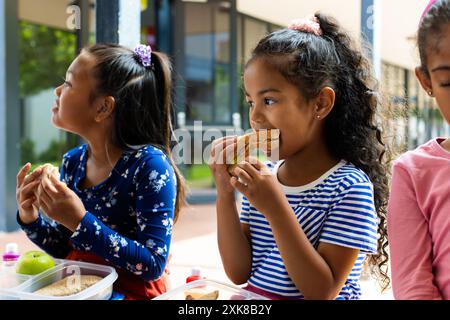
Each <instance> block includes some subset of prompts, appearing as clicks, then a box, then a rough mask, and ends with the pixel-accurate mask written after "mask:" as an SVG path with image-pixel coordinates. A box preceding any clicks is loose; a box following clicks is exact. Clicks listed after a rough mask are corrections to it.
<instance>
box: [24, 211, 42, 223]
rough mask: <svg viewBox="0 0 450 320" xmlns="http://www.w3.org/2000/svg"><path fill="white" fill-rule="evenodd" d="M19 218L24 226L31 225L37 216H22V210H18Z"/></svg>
mask: <svg viewBox="0 0 450 320" xmlns="http://www.w3.org/2000/svg"><path fill="white" fill-rule="evenodd" d="M19 218H20V222H22V223H23V224H25V225H27V224H33V223H35V222H36V221H37V219H38V218H39V214H33V215H29V214H24V213H23V212H22V210H20V209H19Z"/></svg>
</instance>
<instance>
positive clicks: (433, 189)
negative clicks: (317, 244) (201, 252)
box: [388, 0, 450, 300]
mask: <svg viewBox="0 0 450 320" xmlns="http://www.w3.org/2000/svg"><path fill="white" fill-rule="evenodd" d="M418 44H419V51H420V57H421V66H420V67H417V68H416V75H417V77H418V79H419V81H420V83H421V85H422V87H423V88H424V89H425V90H426V92H427V93H428V94H429V95H430V96H431V97H434V98H436V101H437V104H438V106H439V109H440V111H441V113H442V115H443V117H444V118H445V120H446V121H447V122H448V123H450V1H449V0H437V1H436V0H434V1H431V2H430V4H429V5H428V7H427V9H426V10H425V12H424V15H423V16H422V20H421V22H420V27H419V33H418ZM388 235H389V243H390V255H391V266H392V284H393V291H394V296H395V298H396V299H447V300H448V299H450V139H445V138H437V139H433V140H432V141H430V142H428V143H426V144H425V145H423V146H420V147H419V148H417V149H416V150H414V151H410V152H407V153H406V154H405V155H403V156H401V157H400V158H399V159H398V160H397V161H396V162H395V164H394V170H393V176H392V186H391V195H390V201H389V206H388Z"/></svg>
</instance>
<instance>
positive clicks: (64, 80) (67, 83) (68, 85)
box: [62, 78, 72, 87]
mask: <svg viewBox="0 0 450 320" xmlns="http://www.w3.org/2000/svg"><path fill="white" fill-rule="evenodd" d="M62 80H63V85H64V86H65V87H71V86H72V85H71V84H70V82H68V81H67V80H66V79H65V78H62Z"/></svg>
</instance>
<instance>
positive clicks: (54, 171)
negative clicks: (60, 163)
mask: <svg viewBox="0 0 450 320" xmlns="http://www.w3.org/2000/svg"><path fill="white" fill-rule="evenodd" d="M39 168H43V171H42V175H43V176H44V177H47V178H49V179H50V177H51V176H52V175H53V176H54V177H55V178H56V179H57V180H59V178H60V177H59V169H58V168H57V167H55V166H54V165H52V164H51V163H46V164H43V165H42V166H39Z"/></svg>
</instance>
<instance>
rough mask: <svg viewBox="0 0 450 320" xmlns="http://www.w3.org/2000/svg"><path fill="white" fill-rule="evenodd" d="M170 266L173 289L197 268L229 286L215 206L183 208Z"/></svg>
mask: <svg viewBox="0 0 450 320" xmlns="http://www.w3.org/2000/svg"><path fill="white" fill-rule="evenodd" d="M7 242H17V243H18V244H19V250H20V251H21V252H25V251H28V250H33V249H36V246H34V244H33V243H31V241H29V240H28V239H27V238H26V236H25V234H24V233H23V232H21V231H18V232H14V233H9V234H0V252H3V250H4V247H5V244H6V243H7ZM171 251H172V260H171V262H170V271H171V283H172V287H173V288H175V287H178V286H180V285H183V284H184V283H185V279H186V277H187V276H189V275H190V271H191V268H192V267H200V268H201V270H202V274H203V276H204V277H206V278H208V279H211V280H217V281H221V282H226V283H231V282H230V281H229V280H228V278H227V276H226V275H225V272H224V271H223V269H222V263H221V260H220V255H219V251H218V248H217V240H216V212H215V208H214V205H212V204H211V205H192V206H190V207H187V208H185V209H184V210H183V211H182V212H181V215H180V218H179V220H178V222H177V223H176V225H175V228H174V238H173V243H172V249H171ZM361 285H362V290H363V297H362V298H363V299H368V300H377V299H392V292H391V291H388V292H387V293H385V294H383V295H381V294H380V293H379V292H378V290H377V289H376V287H375V283H374V282H373V281H372V280H364V281H362V283H361Z"/></svg>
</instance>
